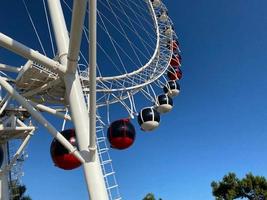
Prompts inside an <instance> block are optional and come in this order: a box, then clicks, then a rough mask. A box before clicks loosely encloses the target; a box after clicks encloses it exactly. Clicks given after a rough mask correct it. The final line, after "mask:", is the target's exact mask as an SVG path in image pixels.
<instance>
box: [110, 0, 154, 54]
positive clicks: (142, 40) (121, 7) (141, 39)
mask: <svg viewBox="0 0 267 200" xmlns="http://www.w3.org/2000/svg"><path fill="white" fill-rule="evenodd" d="M117 2H118V4H119V8H118V6H116V5H114V4H115V2H114V3H110V4H113V5H114V7H115V8H116V10H117V11H118V12H122V13H123V14H124V16H125V17H126V18H127V21H128V23H129V24H130V25H131V28H130V29H131V30H132V31H133V32H134V33H135V34H136V36H137V37H138V38H139V39H140V41H141V43H142V45H143V47H144V48H145V50H146V51H147V53H148V55H150V51H149V50H148V49H147V46H148V47H150V48H151V49H154V48H153V47H152V46H151V44H148V43H147V42H146V40H145V39H144V38H142V37H141V36H140V34H139V33H138V31H137V30H136V29H135V27H134V26H133V22H134V21H135V20H131V19H130V18H129V16H128V15H127V13H126V11H125V10H124V8H123V6H122V5H121V3H120V1H118V0H117ZM134 14H135V13H134ZM120 20H121V21H123V20H122V19H121V18H120ZM137 20H138V21H139V22H140V20H139V19H137ZM123 23H124V25H125V26H127V27H128V28H129V26H128V25H127V22H124V21H123ZM138 26H139V27H140V28H142V30H144V31H145V32H146V33H148V31H147V29H146V28H144V26H143V25H140V23H139V25H138ZM151 37H155V36H154V35H152V34H149V38H151ZM152 42H153V41H152ZM145 43H146V44H145Z"/></svg>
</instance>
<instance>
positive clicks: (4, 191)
mask: <svg viewBox="0 0 267 200" xmlns="http://www.w3.org/2000/svg"><path fill="white" fill-rule="evenodd" d="M1 147H2V148H3V151H4V161H3V165H2V168H1V171H2V170H3V167H4V166H5V165H7V164H8V153H7V151H8V149H7V143H5V144H2V145H1ZM8 177H9V174H8V172H7V171H6V172H5V173H2V174H1V175H0V200H9V186H8Z"/></svg>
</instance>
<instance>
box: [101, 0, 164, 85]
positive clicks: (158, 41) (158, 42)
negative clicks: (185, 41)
mask: <svg viewBox="0 0 267 200" xmlns="http://www.w3.org/2000/svg"><path fill="white" fill-rule="evenodd" d="M147 3H148V5H149V8H150V10H151V12H152V16H153V21H154V22H155V28H156V33H157V43H156V48H155V51H154V53H153V55H152V57H151V58H150V60H149V61H148V62H147V63H146V64H145V65H144V66H142V67H140V68H139V69H137V70H135V71H133V72H130V73H127V74H123V75H118V76H109V77H108V76H107V77H97V79H96V80H97V81H99V80H100V79H101V80H102V81H108V80H115V79H122V78H127V77H130V76H133V75H135V74H137V73H140V72H141V71H143V70H144V69H146V68H147V67H148V66H150V64H151V63H152V62H153V60H154V59H155V58H156V57H157V53H158V50H159V46H160V45H159V44H160V31H159V26H158V21H157V16H156V13H155V10H154V9H153V5H152V3H151V2H150V1H148V2H147Z"/></svg>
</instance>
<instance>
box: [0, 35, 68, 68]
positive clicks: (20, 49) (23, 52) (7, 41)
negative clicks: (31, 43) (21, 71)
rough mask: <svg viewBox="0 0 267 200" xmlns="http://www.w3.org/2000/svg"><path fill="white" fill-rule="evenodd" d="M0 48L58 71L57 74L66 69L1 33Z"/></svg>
mask: <svg viewBox="0 0 267 200" xmlns="http://www.w3.org/2000/svg"><path fill="white" fill-rule="evenodd" d="M0 46H2V47H4V48H6V49H8V50H10V51H12V52H14V53H16V54H18V55H20V56H22V57H24V58H27V59H29V60H33V61H35V62H37V63H39V64H41V65H44V66H45V67H47V68H50V69H53V70H55V71H58V72H59V73H61V72H65V71H66V67H65V66H63V65H61V64H59V63H58V62H56V61H54V60H52V59H50V58H48V57H46V56H44V55H42V54H41V53H39V52H38V51H35V50H33V49H31V48H29V47H27V46H25V45H23V44H21V43H19V42H17V41H16V40H14V39H12V38H10V37H8V36H6V35H4V34H3V33H0Z"/></svg>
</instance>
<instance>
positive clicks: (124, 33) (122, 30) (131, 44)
mask: <svg viewBox="0 0 267 200" xmlns="http://www.w3.org/2000/svg"><path fill="white" fill-rule="evenodd" d="M100 2H101V1H100ZM107 4H108V6H109V9H110V10H111V13H112V14H113V16H114V17H115V19H116V21H117V23H118V25H119V27H120V29H121V31H120V32H121V33H122V34H123V35H124V37H125V39H126V40H127V42H128V43H129V45H130V47H131V49H132V51H133V52H134V54H135V56H136V58H137V60H138V62H139V64H140V65H142V63H141V61H140V59H139V57H138V55H137V53H136V51H135V49H134V48H133V43H132V42H131V41H130V40H129V37H128V36H127V34H126V32H125V30H124V28H123V27H122V25H121V23H120V21H119V20H118V16H117V15H116V14H115V12H114V10H113V8H112V7H111V4H110V3H109V1H107Z"/></svg>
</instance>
